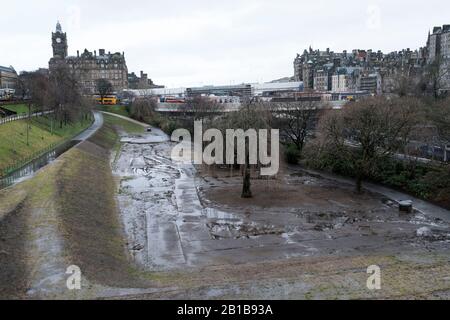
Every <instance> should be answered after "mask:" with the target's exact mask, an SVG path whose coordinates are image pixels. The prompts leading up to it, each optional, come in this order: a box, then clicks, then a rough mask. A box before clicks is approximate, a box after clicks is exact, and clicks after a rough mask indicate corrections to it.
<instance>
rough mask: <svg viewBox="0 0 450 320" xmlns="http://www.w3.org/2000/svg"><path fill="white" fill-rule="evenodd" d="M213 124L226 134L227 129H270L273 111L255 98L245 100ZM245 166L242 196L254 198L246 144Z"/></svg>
mask: <svg viewBox="0 0 450 320" xmlns="http://www.w3.org/2000/svg"><path fill="white" fill-rule="evenodd" d="M213 126H214V127H215V128H217V129H219V130H221V131H222V134H224V135H225V133H226V130H227V129H235V130H236V129H242V130H244V131H247V130H249V129H255V130H258V129H270V127H271V113H270V110H269V107H268V106H267V105H265V104H262V103H259V102H257V101H255V99H251V100H245V101H244V102H243V103H242V107H241V109H240V110H239V111H236V112H230V113H227V114H226V115H224V116H223V117H220V118H218V119H216V120H215V121H214V122H213ZM242 168H243V183H242V194H241V197H242V198H252V197H253V194H252V191H251V168H250V155H249V146H248V143H246V146H245V164H244V165H243V166H242Z"/></svg>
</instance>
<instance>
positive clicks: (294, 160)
mask: <svg viewBox="0 0 450 320" xmlns="http://www.w3.org/2000/svg"><path fill="white" fill-rule="evenodd" d="M300 156H301V153H300V150H298V148H297V147H296V146H295V145H293V144H290V145H289V146H288V147H287V148H286V161H287V162H288V163H289V164H298V161H299V159H300Z"/></svg>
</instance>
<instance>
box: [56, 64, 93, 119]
mask: <svg viewBox="0 0 450 320" xmlns="http://www.w3.org/2000/svg"><path fill="white" fill-rule="evenodd" d="M48 97H49V101H50V104H51V107H52V110H53V111H54V112H53V114H54V118H55V119H56V120H58V121H59V123H60V128H62V127H63V125H67V124H68V123H69V122H72V121H74V120H76V119H78V117H79V115H80V113H82V112H83V105H84V104H85V101H84V100H83V97H82V95H81V91H80V88H79V85H78V80H77V79H76V77H75V76H74V75H73V74H72V73H71V72H70V70H69V67H68V66H67V65H66V64H65V63H61V64H58V65H56V66H55V67H54V68H53V69H52V70H51V72H50V82H49V94H48Z"/></svg>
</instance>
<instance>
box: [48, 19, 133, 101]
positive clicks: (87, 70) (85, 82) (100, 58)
mask: <svg viewBox="0 0 450 320" xmlns="http://www.w3.org/2000/svg"><path fill="white" fill-rule="evenodd" d="M52 47H53V57H52V58H51V59H50V62H49V68H50V72H51V70H52V68H54V67H55V66H56V65H57V64H58V63H60V62H64V63H66V64H67V65H68V66H69V68H70V69H71V70H72V71H73V73H74V74H75V75H76V77H77V79H78V81H79V83H80V85H81V87H82V90H83V93H84V94H88V95H93V94H97V93H98V90H97V87H96V82H97V80H98V79H106V80H108V81H110V82H111V84H112V86H113V88H114V91H116V92H119V91H122V90H124V89H127V88H128V68H127V64H126V61H125V54H124V53H123V52H122V53H120V52H116V53H111V52H108V53H106V51H105V50H104V49H99V51H98V54H97V51H96V50H95V51H94V52H93V53H92V52H90V51H88V50H87V49H85V50H84V52H83V53H81V54H80V52H79V51H77V55H76V56H69V55H68V54H67V52H68V51H67V49H68V45H67V36H66V33H63V32H62V28H61V25H60V23H59V22H58V23H57V25H56V31H55V32H54V33H52Z"/></svg>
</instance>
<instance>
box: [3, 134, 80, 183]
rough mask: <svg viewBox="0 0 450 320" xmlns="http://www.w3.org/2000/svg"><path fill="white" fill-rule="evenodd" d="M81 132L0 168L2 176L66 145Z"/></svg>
mask: <svg viewBox="0 0 450 320" xmlns="http://www.w3.org/2000/svg"><path fill="white" fill-rule="evenodd" d="M79 134H80V132H77V133H74V134H73V135H71V136H70V137H68V138H66V139H64V140H62V141H59V142H57V143H52V144H50V145H49V146H47V147H46V148H45V149H41V150H39V151H36V152H35V153H33V154H31V155H29V156H27V157H25V158H22V159H20V160H17V161H14V163H12V164H10V165H8V166H7V167H5V168H0V178H4V177H6V176H8V175H10V174H11V173H13V172H15V171H17V170H19V169H20V168H22V167H24V166H26V165H28V164H29V163H31V162H32V161H34V160H35V159H37V158H40V157H42V156H43V155H45V154H46V153H48V152H50V151H52V150H55V149H56V148H58V147H59V146H62V145H64V144H65V143H67V142H69V141H71V140H73V139H74V138H75V137H77V136H78V135H79Z"/></svg>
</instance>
